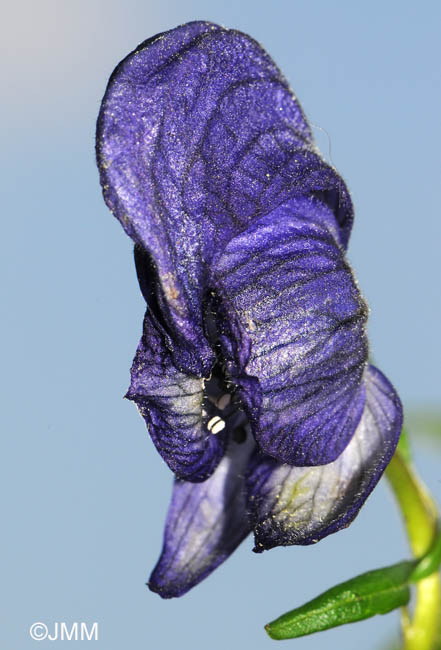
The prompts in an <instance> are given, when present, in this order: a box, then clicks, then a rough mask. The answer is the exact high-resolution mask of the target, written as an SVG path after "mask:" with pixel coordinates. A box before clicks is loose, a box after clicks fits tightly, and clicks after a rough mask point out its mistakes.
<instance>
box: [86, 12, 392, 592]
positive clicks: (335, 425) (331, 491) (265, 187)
mask: <svg viewBox="0 0 441 650" xmlns="http://www.w3.org/2000/svg"><path fill="white" fill-rule="evenodd" d="M97 156H98V165H99V169H100V174H101V183H102V186H103V192H104V198H105V201H106V203H107V205H108V206H109V208H110V209H111V210H112V212H113V213H114V214H115V216H116V217H117V218H118V219H119V221H120V222H121V224H122V226H123V228H124V230H125V231H126V232H127V234H128V235H129V236H130V237H131V238H132V239H133V241H134V242H135V262H136V270H137V274H138V279H139V284H140V287H141V291H142V293H143V295H144V297H145V300H146V302H147V312H146V315H145V319H144V325H143V334H142V338H141V341H140V343H139V346H138V349H137V351H136V355H135V359H134V362H133V366H132V371H131V385H130V389H129V391H128V394H127V396H128V397H129V399H131V400H133V401H134V402H135V403H136V405H137V407H138V409H139V411H140V413H141V415H142V416H143V417H144V419H145V421H146V423H147V426H148V430H149V433H150V435H151V437H152V439H153V442H154V443H155V445H156V447H157V449H158V451H159V453H160V454H161V456H162V457H163V459H164V460H165V461H166V463H167V464H168V465H169V467H170V468H171V469H172V471H173V472H174V474H175V475H176V479H175V484H174V489H173V495H172V500H171V505H170V508H169V512H168V516H167V521H166V526H165V535H164V547H163V551H162V555H161V557H160V559H159V562H158V564H157V565H156V568H155V569H154V571H153V574H152V576H151V578H150V583H149V584H150V588H151V589H152V590H154V591H157V592H158V593H159V594H160V595H161V596H163V597H172V596H179V595H181V594H183V593H185V592H186V591H188V589H190V588H191V587H193V586H194V585H195V584H197V583H198V582H200V581H201V580H202V579H203V578H204V577H205V576H207V575H208V574H209V573H210V572H211V571H213V569H214V568H216V567H217V566H218V565H219V564H220V563H221V562H222V561H223V560H225V559H226V558H227V557H228V555H230V553H231V552H232V551H233V550H234V549H235V548H236V547H237V546H238V544H239V543H240V542H241V541H242V540H243V539H244V537H245V536H246V535H248V533H249V532H251V531H252V530H254V534H255V549H254V550H255V551H257V552H260V551H262V550H264V549H269V548H272V547H274V546H280V545H290V544H311V543H313V542H316V541H318V540H319V539H321V538H322V537H324V536H326V535H328V534H329V533H332V532H335V531H337V530H339V529H340V528H342V527H345V526H347V525H348V524H349V523H350V522H351V521H352V520H353V519H354V517H355V516H356V515H357V513H358V511H359V509H360V508H361V506H362V505H363V503H364V501H365V500H366V498H367V496H368V495H369V493H370V492H371V491H372V489H373V488H374V486H375V485H376V483H377V482H378V480H379V478H380V477H381V475H382V473H383V471H384V469H385V467H386V465H387V464H388V462H389V460H390V459H391V457H392V454H393V452H394V449H395V447H396V444H397V441H398V437H399V433H400V430H401V422H402V412H401V405H400V402H399V399H398V397H397V395H396V393H395V391H394V389H393V388H392V386H391V385H390V383H389V382H388V380H387V379H386V378H385V377H384V376H383V375H382V374H381V373H380V371H379V370H377V369H376V368H374V367H373V366H371V365H369V364H368V360H367V359H368V344H367V339H366V332H365V325H366V317H367V308H366V304H365V302H364V300H363V298H362V297H361V295H360V292H359V290H358V287H357V285H356V282H355V280H354V277H353V275H352V271H351V269H350V267H349V265H348V262H347V261H346V258H345V248H346V246H347V243H348V239H349V234H350V230H351V225H352V221H353V209H352V204H351V199H350V197H349V194H348V191H347V189H346V186H345V184H344V183H343V181H342V179H341V178H340V176H339V175H338V174H337V172H336V171H335V170H334V169H333V168H332V167H330V166H329V165H328V164H327V163H326V162H324V160H323V159H322V158H321V156H320V154H319V152H318V151H317V149H316V147H315V145H314V142H313V138H312V135H311V131H310V127H309V125H308V123H307V121H306V119H305V116H304V115H303V112H302V109H301V107H300V105H299V104H298V102H297V100H296V98H295V97H294V95H293V94H292V92H291V90H290V89H289V87H288V85H287V83H286V81H285V79H284V78H283V76H282V75H281V73H280V71H279V70H278V69H277V67H276V66H275V64H274V63H273V62H272V61H271V59H270V58H269V57H268V55H267V54H266V53H265V52H264V51H263V50H262V48H261V47H260V46H259V45H258V43H256V42H255V41H253V40H252V39H251V38H250V37H248V36H246V35H244V34H241V33H240V32H237V31H234V30H226V29H224V28H221V27H219V26H217V25H213V24H210V23H206V22H194V23H189V24H188V25H183V26H181V27H178V28H176V29H174V30H171V31H169V32H166V33H164V34H160V35H158V36H156V37H154V38H152V39H150V40H148V41H145V42H144V43H142V44H141V45H140V46H139V47H138V48H137V49H136V50H135V51H134V52H133V53H132V54H130V55H129V56H128V57H127V58H126V59H124V60H123V61H122V62H121V63H120V64H119V65H118V67H117V68H116V70H115V71H114V73H113V75H112V77H111V79H110V82H109V85H108V88H107V91H106V94H105V97H104V100H103V104H102V107H101V112H100V115H99V119H98V134H97Z"/></svg>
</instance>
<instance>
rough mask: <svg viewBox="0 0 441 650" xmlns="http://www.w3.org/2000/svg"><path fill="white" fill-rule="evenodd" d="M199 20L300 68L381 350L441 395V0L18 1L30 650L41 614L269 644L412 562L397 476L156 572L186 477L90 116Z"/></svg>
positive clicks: (22, 631)
mask: <svg viewBox="0 0 441 650" xmlns="http://www.w3.org/2000/svg"><path fill="white" fill-rule="evenodd" d="M194 19H209V20H213V21H215V22H220V23H222V24H225V25H226V26H228V27H235V28H239V29H241V30H243V31H245V32H248V33H249V34H251V35H252V36H253V37H254V38H256V39H257V40H259V41H260V42H261V43H262V44H263V45H264V47H265V48H266V49H267V50H268V52H269V53H270V54H271V55H272V57H273V58H274V59H275V60H276V62H277V63H278V64H279V66H280V67H281V69H282V70H283V72H284V74H285V76H286V77H287V78H288V80H289V81H290V83H291V85H292V87H293V88H294V90H295V92H296V94H297V96H298V98H299V99H300V101H301V103H302V105H303V108H304V110H305V112H306V114H307V116H308V117H309V119H310V121H311V123H312V124H313V125H314V126H315V134H316V137H317V140H318V142H319V145H320V147H321V149H322V151H323V153H324V154H325V156H326V157H327V158H328V159H330V160H331V161H332V162H333V163H334V164H335V166H336V167H337V169H338V170H339V171H340V173H341V174H342V175H343V176H344V178H345V180H346V181H347V183H348V186H349V188H350V190H351V192H352V196H353V199H354V203H355V207H356V221H355V227H354V232H353V236H352V240H351V244H350V249H349V255H350V259H351V261H352V264H353V266H354V267H355V271H356V274H357V277H358V280H359V284H360V286H361V288H362V291H363V293H364V294H365V296H366V297H367V299H368V301H369V304H370V307H371V310H372V313H371V316H370V340H371V344H372V351H373V355H374V357H375V359H376V361H377V363H378V365H379V366H380V367H381V368H382V369H383V370H384V371H385V373H386V374H387V375H388V376H389V377H390V379H391V380H392V381H393V382H394V384H395V385H396V387H397V388H398V390H399V392H400V395H401V397H402V399H403V402H404V404H405V407H406V408H410V409H413V408H416V407H431V408H436V407H437V406H439V403H440V392H441V382H440V379H439V374H440V373H439V368H440V365H441V343H440V331H441V307H440V271H439V263H440V252H439V251H440V243H441V225H440V224H441V220H440V214H439V172H440V155H441V154H440V151H441V142H440V140H441V137H440V136H441V130H440V120H439V110H440V106H441V84H440V76H439V61H440V58H441V56H440V55H441V52H440V49H441V47H440V39H439V33H440V27H441V4H440V3H439V2H437V1H436V0H434V1H433V2H430V1H427V0H426V1H422V2H420V3H418V5H417V4H416V3H414V2H403V1H390V2H388V3H384V2H380V1H379V0H373V1H371V2H369V3H354V2H350V1H349V0H347V1H339V2H325V1H324V0H323V1H318V0H314V1H307V0H302V1H300V0H298V1H296V0H291V1H282V0H279V1H277V0H274V1H273V2H272V3H271V4H270V3H267V2H265V3H264V2H256V1H254V2H253V1H252V0H244V1H242V2H237V1H236V2H232V1H229V0H228V1H225V0H224V1H223V2H220V0H213V1H212V2H201V1H198V0H187V1H186V2H178V1H177V0H176V1H173V2H162V3H153V2H152V1H151V0H144V1H143V2H138V1H137V0H124V1H123V0H75V1H74V0H58V1H57V0H39V1H38V2H33V1H31V0H28V1H26V0H21V1H20V0H17V1H16V2H15V3H14V5H12V4H10V5H9V6H8V7H5V8H4V10H3V17H2V25H1V27H0V29H1V30H2V34H1V38H0V47H1V48H2V56H1V60H0V66H1V75H2V89H3V100H2V103H1V106H0V113H1V118H2V121H1V125H2V130H3V132H4V133H3V137H2V140H3V144H2V160H1V163H0V164H1V176H0V178H1V182H2V185H3V189H2V212H3V215H2V228H3V247H2V255H1V260H0V264H1V276H0V277H1V280H2V306H3V316H2V337H1V341H2V347H3V351H2V358H3V364H2V365H3V373H2V379H1V381H2V389H1V394H2V397H3V399H2V408H1V412H0V418H1V420H2V422H1V429H2V434H3V436H2V439H3V440H2V442H3V447H4V451H3V453H2V465H3V466H2V471H1V476H2V479H3V481H4V486H3V488H2V495H3V498H4V502H5V503H4V509H5V511H6V515H5V521H6V524H5V529H4V532H3V534H2V537H1V542H0V544H1V546H2V547H3V546H4V548H2V552H1V555H0V557H1V560H2V564H4V566H3V567H2V597H4V603H3V604H2V608H1V612H2V615H1V626H0V627H1V629H0V647H1V648H4V650H18V649H20V650H25V649H26V648H32V647H34V646H35V644H36V642H35V641H32V640H31V639H30V638H29V635H28V629H29V626H30V625H31V623H33V622H34V621H38V620H40V621H44V622H46V623H47V624H48V625H49V627H50V626H51V625H52V624H53V622H54V621H66V622H67V623H71V622H73V621H82V620H83V621H86V622H93V621H97V622H98V623H99V627H100V640H99V641H98V642H88V643H92V645H93V647H96V648H102V649H103V650H116V649H118V650H119V649H120V648H122V647H127V648H130V649H131V650H141V649H143V650H144V649H149V648H152V649H153V648H154V649H155V650H169V649H174V648H176V647H179V648H183V649H184V650H187V649H189V650H190V649H191V650H205V649H206V648H208V647H209V648H212V649H213V650H217V649H220V648H226V647H238V648H239V647H243V648H255V649H259V650H260V649H262V650H264V649H265V648H270V647H271V646H272V645H273V643H274V642H272V641H270V640H269V639H268V638H267V637H266V635H265V634H264V632H263V630H262V626H263V624H264V623H265V622H267V621H268V620H271V619H272V618H274V617H275V616H277V615H279V614H280V613H282V612H283V611H285V610H287V609H289V608H291V607H294V606H296V605H298V604H301V603H302V602H304V601H305V600H307V599H309V598H310V597H313V596H315V595H317V594H318V593H319V592H321V591H323V590H324V589H325V588H327V587H329V586H331V585H332V584H334V583H335V582H338V581H341V580H343V579H345V578H348V577H351V576H352V575H355V574H356V573H360V572H362V571H364V570H368V569H371V568H375V567H377V566H381V565H385V564H387V563H390V562H394V561H396V560H399V559H401V558H403V557H405V556H406V555H407V549H406V545H405V541H404V539H403V535H402V533H401V529H400V521H399V518H398V515H397V514H396V511H395V509H394V506H393V503H392V499H391V497H390V495H389V493H388V491H387V487H386V486H384V485H382V484H381V485H380V486H379V488H378V489H377V490H376V491H375V493H374V494H373V495H372V497H371V498H370V499H369V501H368V504H367V506H366V507H365V508H364V509H363V511H362V513H361V514H360V516H359V517H358V519H357V521H356V522H355V523H354V524H353V525H352V526H351V527H350V528H349V529H348V530H346V531H343V532H340V533H338V534H337V535H333V536H331V537H329V538H327V539H326V540H324V541H322V542H321V543H320V544H318V545H317V546H314V547H309V548H290V549H275V550H272V551H271V552H269V553H265V554H263V555H262V556H256V555H254V554H253V553H251V552H250V549H251V540H247V541H246V542H245V543H244V544H243V545H242V546H241V548H240V549H239V550H238V551H237V552H236V553H235V555H234V556H233V557H232V558H231V559H230V560H229V561H228V562H227V563H226V564H224V565H223V566H222V567H221V568H220V569H218V570H217V571H216V572H215V573H214V574H213V575H212V576H211V577H210V578H209V579H207V580H206V581H205V582H204V583H202V584H201V585H200V586H199V587H197V588H196V589H194V590H193V591H192V592H190V593H189V594H188V595H187V596H185V597H184V598H183V599H180V600H174V601H161V600H160V599H159V598H158V596H156V595H154V594H151V593H150V592H149V591H148V590H147V588H146V587H145V586H144V582H145V580H146V579H147V577H148V574H149V572H150V569H151V568H152V566H153V565H154V563H155V561H156V558H157V555H158V552H159V549H160V545H161V537H162V523H163V519H164V516H165V511H166V507H167V504H168V499H169V494H170V487H171V477H170V473H169V471H168V470H167V468H166V467H165V465H164V464H163V463H162V462H161V460H160V459H159V456H158V455H157V454H156V452H155V451H154V449H153V446H152V444H151V442H150V440H149V439H148V436H147V434H146V431H145V428H144V425H143V423H142V421H141V419H140V418H139V416H138V414H137V412H136V409H135V407H134V406H133V405H132V404H130V403H129V402H127V401H124V400H122V395H123V394H124V392H125V390H126V388H127V385H128V371H129V366H130V363H131V360H132V356H133V354H134V351H135V347H136V344H137V341H138V338H139V335H140V331H141V321H142V315H143V309H144V305H143V300H142V298H141V295H140V293H139V290H138V288H137V282H136V278H135V273H134V268H133V262H132V254H131V243H130V242H129V240H128V238H127V237H126V236H125V235H124V233H123V231H122V230H121V228H120V226H119V224H118V223H117V222H116V221H115V220H114V219H113V217H112V216H111V215H110V213H109V212H108V210H107V208H106V207H105V205H104V203H103V201H102V198H101V193H100V188H99V184H98V176H97V172H96V169H95V162H94V150H93V147H94V127H95V120H96V116H97V113H98V109H99V103H100V100H101V97H102V94H103V92H104V89H105V85H106V83H107V79H108V77H109V75H110V73H111V72H112V70H113V68H114V66H115V65H116V64H117V63H118V61H119V60H120V59H121V58H122V57H123V56H125V55H126V54H127V53H128V52H129V51H131V50H132V49H133V48H134V47H135V46H136V45H137V44H138V43H139V42H140V41H142V40H144V39H145V38H147V37H149V36H151V35H153V34H155V33H157V32H159V31H163V30H164V29H169V28H172V27H174V26H176V25H177V24H179V23H182V22H186V21H187V20H194ZM416 454H417V461H418V464H419V467H420V470H421V472H422V473H423V474H424V476H425V479H426V481H427V483H428V484H429V486H430V488H431V489H432V490H433V492H434V493H435V494H436V495H437V496H438V498H439V499H440V498H441V471H440V457H439V456H436V454H435V453H434V452H433V451H432V449H431V448H429V447H427V446H425V445H424V443H423V442H422V441H419V440H418V439H417V441H416ZM397 625H398V616H397V615H396V614H391V615H388V616H387V617H381V618H377V619H376V620H370V621H366V622H363V623H360V624H357V625H354V626H348V627H343V628H340V629H337V630H334V631H331V632H327V633H324V634H321V635H318V636H316V637H315V636H312V637H307V638H305V639H302V640H299V641H296V642H292V645H294V644H295V647H296V648H298V649H299V650H312V649H317V650H319V649H320V648H324V647H329V646H332V647H339V648H340V649H341V650H346V649H347V650H353V648H354V647H355V644H356V647H357V649H358V650H370V649H371V648H374V647H379V644H380V642H381V640H382V639H386V638H388V637H389V636H390V635H393V634H394V632H395V630H396V629H397ZM60 643H62V642H59V643H58V642H52V643H51V642H49V641H45V642H41V643H40V644H39V648H41V649H42V650H46V648H52V647H55V646H57V645H59V644H60ZM64 643H66V642H64ZM287 647H288V645H287Z"/></svg>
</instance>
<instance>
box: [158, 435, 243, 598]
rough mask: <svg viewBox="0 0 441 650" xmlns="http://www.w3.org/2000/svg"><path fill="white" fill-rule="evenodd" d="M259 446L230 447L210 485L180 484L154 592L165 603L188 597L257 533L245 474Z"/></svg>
mask: <svg viewBox="0 0 441 650" xmlns="http://www.w3.org/2000/svg"><path fill="white" fill-rule="evenodd" d="M253 448H254V443H253V441H252V439H251V437H249V439H248V440H247V442H245V443H243V444H236V443H235V442H230V444H229V447H228V450H227V453H226V455H225V456H224V458H223V459H222V461H221V462H220V464H219V466H218V467H217V469H216V471H215V472H214V474H213V475H212V476H211V477H210V478H209V479H207V480H206V481H205V482H204V483H188V482H185V481H182V480H179V479H178V480H176V481H175V483H174V487H173V494H172V499H171V504H170V507H169V511H168V514H167V521H166V525H165V531H164V544H163V549H162V553H161V557H160V558H159V561H158V563H157V565H156V567H155V569H154V570H153V573H152V575H151V576H150V580H149V587H150V589H151V590H152V591H155V592H157V593H158V594H159V595H160V596H162V597H163V598H172V597H174V596H182V595H183V594H185V593H186V592H187V591H188V590H189V589H191V588H192V587H194V586H195V585H196V584H198V583H199V582H200V581H201V580H203V579H204V578H205V577H207V576H208V575H209V574H210V573H211V572H212V571H214V569H216V567H218V566H219V564H221V563H222V562H223V561H224V560H226V559H227V557H228V556H229V555H231V553H232V552H233V551H234V550H235V549H236V548H237V546H238V545H239V544H240V542H241V541H242V540H243V539H244V538H245V537H246V535H248V533H249V532H250V531H251V526H250V524H249V521H248V517H247V513H246V508H245V501H246V498H245V486H244V484H245V479H244V476H245V471H246V467H247V465H248V461H249V458H250V455H251V453H252V451H253Z"/></svg>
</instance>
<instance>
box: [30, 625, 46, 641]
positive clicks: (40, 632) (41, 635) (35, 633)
mask: <svg viewBox="0 0 441 650" xmlns="http://www.w3.org/2000/svg"><path fill="white" fill-rule="evenodd" d="M29 634H30V636H31V639H34V641H43V640H44V639H45V638H46V637H47V635H48V634H49V630H48V629H47V625H45V624H44V623H32V625H31V627H30V628H29Z"/></svg>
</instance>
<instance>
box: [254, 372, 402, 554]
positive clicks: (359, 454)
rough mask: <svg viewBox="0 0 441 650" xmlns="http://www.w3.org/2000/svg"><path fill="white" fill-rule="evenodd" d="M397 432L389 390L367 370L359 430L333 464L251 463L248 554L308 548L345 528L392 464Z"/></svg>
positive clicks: (396, 404) (397, 413)
mask: <svg viewBox="0 0 441 650" xmlns="http://www.w3.org/2000/svg"><path fill="white" fill-rule="evenodd" d="M401 426H402V408H401V403H400V401H399V398H398V396H397V394H396V392H395V390H394V389H393V387H392V386H391V384H390V383H389V381H388V380H387V379H386V377H384V375H382V373H381V372H380V371H379V370H377V369H376V368H374V367H373V366H369V367H368V369H367V371H366V404H365V407H364V411H363V415H362V418H361V420H360V424H359V425H358V427H357V429H356V432H355V434H354V437H353V438H352V440H351V442H350V443H349V445H348V446H347V447H346V449H345V450H344V452H343V453H342V454H341V456H340V457H339V458H338V459H337V460H336V461H334V462H333V463H330V464H329V465H324V466H322V467H290V466H288V465H280V464H277V463H276V462H275V461H273V460H271V459H263V460H260V462H259V461H257V460H255V463H254V469H253V470H252V471H251V473H250V476H249V485H248V489H249V509H250V511H251V516H252V518H253V519H254V522H255V538H256V547H255V549H254V550H255V551H257V552H260V551H263V550H265V549H270V548H273V547H274V546H287V545H291V544H312V543H314V542H317V541H318V540H320V539H322V538H323V537H325V536H326V535H329V534H330V533H334V532H336V531H338V530H340V529H341V528H344V527H346V526H348V525H349V524H350V523H351V521H352V520H353V519H354V518H355V517H356V515H357V514H358V512H359V510H360V508H361V506H362V505H363V503H364V502H365V501H366V499H367V497H368V496H369V494H370V493H371V491H372V490H373V489H374V487H375V485H376V484H377V483H378V481H379V479H380V478H381V475H382V474H383V472H384V470H385V468H386V466H387V465H388V463H389V461H390V459H391V458H392V455H393V453H394V451H395V447H396V445H397V443H398V438H399V436H400V432H401Z"/></svg>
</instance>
